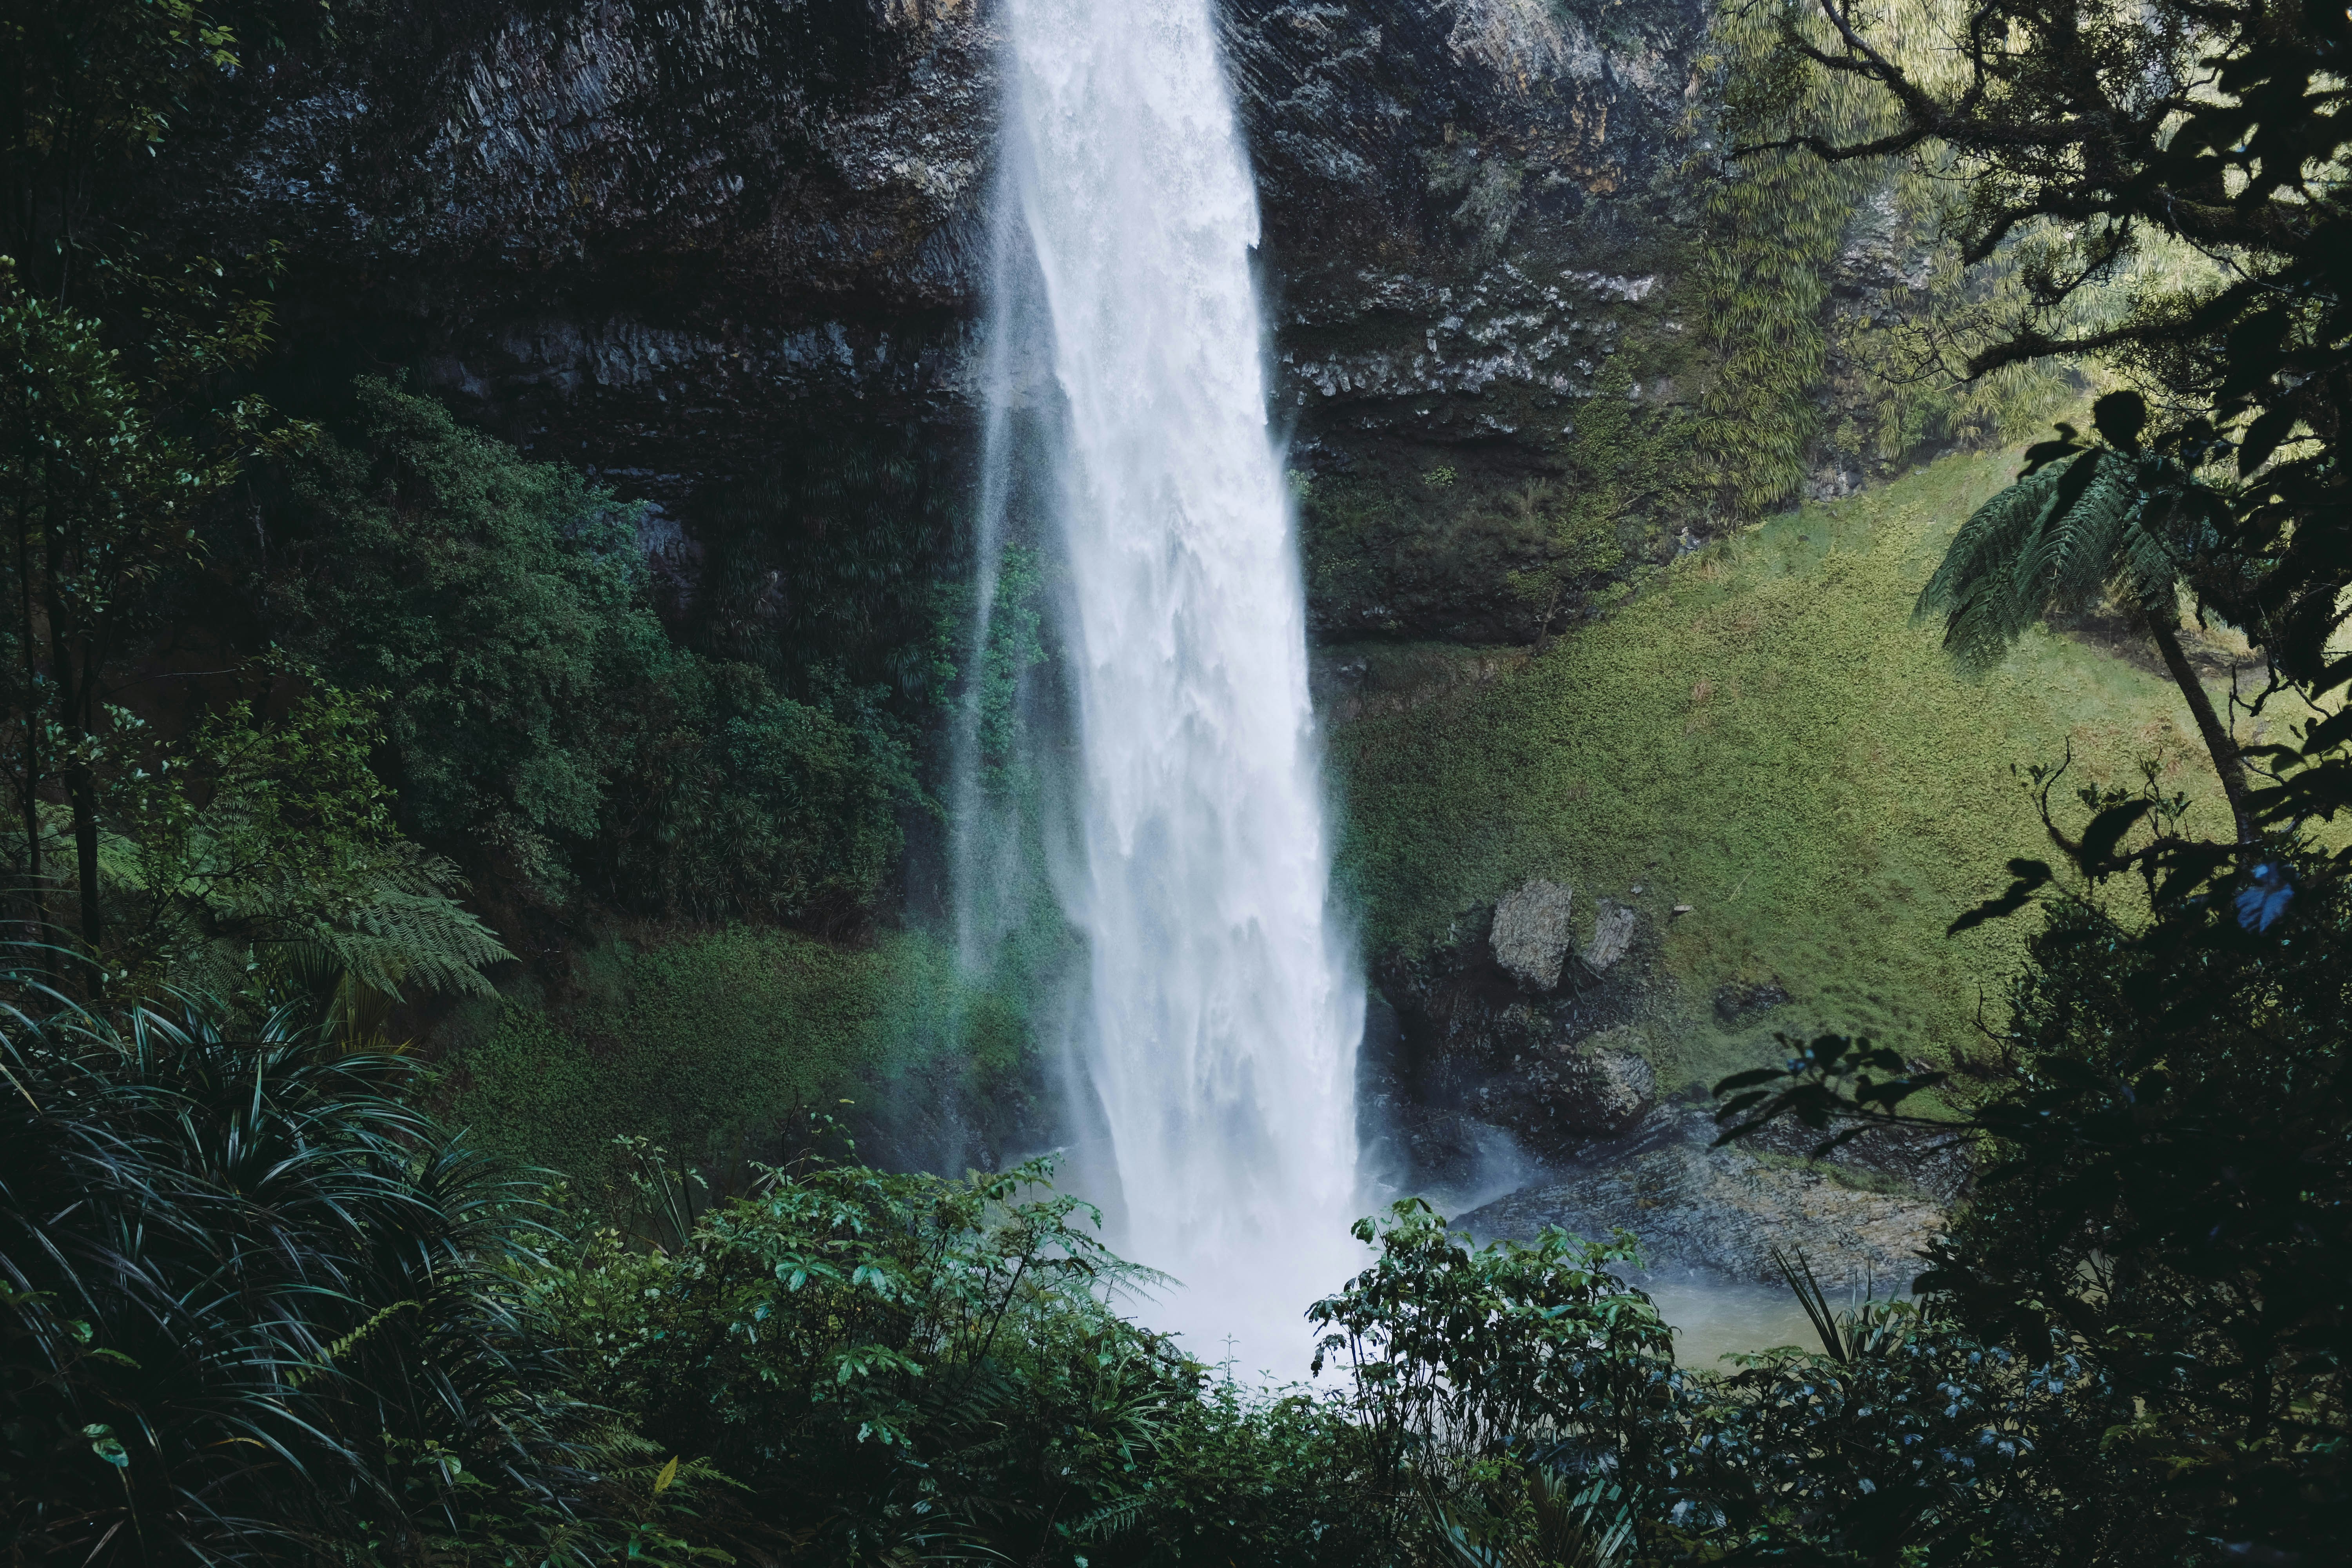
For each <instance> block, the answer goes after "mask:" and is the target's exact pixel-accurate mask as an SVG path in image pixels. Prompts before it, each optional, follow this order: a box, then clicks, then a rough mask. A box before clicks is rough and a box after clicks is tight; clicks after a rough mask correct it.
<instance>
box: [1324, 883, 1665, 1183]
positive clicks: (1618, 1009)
mask: <svg viewBox="0 0 2352 1568" xmlns="http://www.w3.org/2000/svg"><path fill="white" fill-rule="evenodd" d="M1574 905H1575V898H1574V894H1573V893H1572V891H1571V890H1570V889H1566V888H1562V887H1560V886H1559V885H1558V884H1555V883H1549V882H1544V881H1540V880H1538V881H1535V882H1530V883H1528V884H1527V885H1526V886H1524V887H1522V888H1520V889H1517V891H1515V892H1514V893H1512V894H1510V895H1509V896H1507V898H1505V899H1504V900H1502V901H1501V902H1500V903H1499V904H1498V905H1497V906H1496V907H1495V908H1493V909H1489V910H1474V911H1472V912H1471V913H1470V914H1469V915H1468V916H1466V917H1465V922H1464V925H1463V927H1462V929H1461V930H1460V931H1457V932H1456V935H1455V940H1454V942H1451V943H1448V944H1446V945H1444V946H1443V947H1441V948H1439V949H1436V950H1433V952H1429V953H1426V954H1424V955H1423V956H1421V957H1419V958H1415V959H1403V958H1391V960H1390V961H1389V962H1388V963H1384V964H1383V965H1381V969H1380V972H1379V973H1378V975H1377V978H1378V981H1379V983H1380V990H1381V999H1380V1002H1379V1005H1378V1006H1377V1008H1376V1016H1375V1020H1374V1021H1375V1024H1376V1026H1377V1027H1376V1028H1374V1029H1372V1030H1370V1031H1368V1036H1367V1047H1368V1049H1367V1052H1366V1058H1365V1062H1366V1070H1365V1097H1366V1102H1367V1117H1368V1119H1371V1118H1374V1117H1376V1116H1377V1115H1382V1114H1384V1115H1386V1116H1387V1117H1388V1118H1389V1120H1390V1121H1391V1123H1393V1124H1394V1126H1395V1127H1396V1128H1398V1129H1400V1130H1401V1131H1399V1132H1398V1134H1397V1139H1398V1147H1397V1148H1396V1149H1395V1150H1393V1151H1392V1152H1391V1162H1392V1163H1395V1164H1396V1165H1397V1166H1398V1167H1399V1180H1400V1181H1402V1183H1403V1184H1406V1185H1408V1186H1412V1185H1416V1184H1437V1185H1445V1186H1454V1187H1459V1186H1460V1185H1461V1184H1463V1183H1464V1182H1465V1179H1466V1178H1467V1176H1468V1175H1469V1174H1470V1173H1471V1167H1472V1166H1473V1165H1475V1163H1476V1161H1477V1160H1478V1159H1479V1158H1481V1157H1484V1156H1485V1155H1487V1154H1491V1152H1492V1150H1493V1147H1494V1141H1495V1139H1494V1135H1495V1134H1496V1133H1500V1134H1502V1135H1503V1136H1504V1138H1505V1139H1506V1140H1507V1142H1508V1145H1509V1146H1510V1147H1512V1148H1513V1149H1515V1150H1516V1151H1517V1153H1518V1154H1519V1155H1521V1156H1524V1157H1526V1158H1528V1159H1532V1160H1534V1161H1537V1162H1538V1163H1551V1162H1558V1161H1561V1160H1567V1159H1570V1158H1573V1157H1575V1156H1577V1155H1578V1154H1580V1153H1581V1152H1584V1151H1586V1150H1588V1149H1590V1148H1591V1147H1593V1146H1595V1145H1596V1144H1599V1143H1602V1142H1607V1141H1609V1140H1611V1139H1614V1138H1618V1137H1621V1136H1622V1135H1623V1134H1625V1133H1626V1132H1627V1131H1630V1130H1632V1129H1633V1128H1634V1127H1636V1126H1638V1125H1639V1124H1640V1123H1641V1122H1642V1121H1643V1119H1644V1118H1645V1117H1647V1116H1648V1115H1649V1114H1650V1113H1651V1112H1652V1111H1653V1110H1654V1108H1655V1107H1656V1104H1657V1100H1658V1080H1657V1073H1656V1070H1655V1068H1654V1066H1653V1065H1652V1062H1651V1059H1650V1058H1651V1052H1652V1046H1653V1042H1652V1041H1651V1039H1650V1037H1649V1034H1648V1032H1647V1029H1646V1027H1645V1020H1646V1018H1647V1017H1648V1016H1649V1014H1650V1012H1651V1011H1652V1008H1651V997H1650V994H1649V990H1648V987H1649V984H1650V981H1651V979H1652V977H1653V974H1654V951H1653V948H1654V942H1652V941H1650V940H1648V939H1645V937H1644V934H1643V931H1642V929H1641V927H1640V925H1639V923H1638V921H1637V920H1636V919H1634V918H1633V911H1632V910H1622V909H1621V908H1620V907H1619V906H1614V905H1611V904H1609V903H1608V902H1607V901H1606V900H1601V905H1602V907H1601V911H1600V913H1599V914H1598V915H1597V916H1596V917H1595V918H1593V919H1591V920H1584V921H1579V920H1576V919H1574V918H1573V917H1572V915H1571V913H1570V911H1571V910H1573V908H1574ZM1596 928H1597V929H1598V931H1600V932H1601V933H1602V934H1603V935H1604V936H1605V937H1606V938H1607V939H1608V940H1607V941H1606V942H1603V943H1601V944H1599V945H1600V947H1601V949H1605V950H1607V952H1605V953H1604V952H1599V951H1597V950H1596V943H1595V942H1594V941H1593V940H1592V936H1593V933H1594V930H1595V929H1596ZM1604 955H1605V956H1609V957H1610V958H1611V962H1610V963H1607V964H1602V965H1596V964H1595V963H1593V960H1594V958H1595V957H1596V956H1604Z"/></svg>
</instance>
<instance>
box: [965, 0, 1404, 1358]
mask: <svg viewBox="0 0 2352 1568" xmlns="http://www.w3.org/2000/svg"><path fill="white" fill-rule="evenodd" d="M1003 15H1004V17H1005V22H1006V26H1007V29H1008V37H1007V53H1006V59H1005V66H1006V73H1007V77H1006V86H1005V104H1004V108H1005V118H1004V153H1005V160H1006V162H1005V172H1004V184H1003V194H1002V196H1001V199H1002V200H1003V202H1004V203H1005V208H1004V211H1003V213H1002V214H1001V215H1000V216H1001V217H1002V219H1003V222H1004V223H1005V224H1006V227H1005V228H1004V229H1003V230H1002V231H1001V239H1002V243H1001V245H1000V260H999V268H998V270H999V273H1000V277H999V281H998V303H999V307H1000V309H999V311H998V321H997V322H996V330H997V331H998V332H999V334H1000V341H1003V338H1004V335H1006V334H1014V335H1018V334H1026V339H1025V341H1024V344H1023V349H1024V352H1025V353H1028V354H1029V355H1031V356H1032V357H1033V358H1034V359H1036V360H1039V361H1041V362H1042V363H1043V365H1044V367H1045V369H1046V371H1047V373H1048V374H1050V380H1051V383H1052V384H1053V386H1054V387H1055V389H1057V392H1058V399H1057V401H1058V403H1059V405H1060V406H1059V409H1058V411H1057V412H1056V413H1055V416H1054V417H1053V418H1052V419H1051V420H1050V421H1049V422H1047V432H1048V433H1047V434H1046V435H1045V437H1043V438H1042V439H1040V440H1039V441H1037V442H1035V443H1034V444H1033V445H1031V446H1028V447H1024V448H1023V452H1024V458H1022V459H1021V460H1024V461H1026V462H1029V463H1031V464H1033V465H1035V466H1036V468H1038V469H1040V470H1041V471H1037V472H1032V473H1030V474H1028V475H1026V476H1025V484H1026V487H1027V488H1028V489H1030V490H1031V491H1032V492H1033V493H1034V494H1036V495H1038V496H1040V497H1041V498H1042V500H1041V501H1040V506H1039V510H1042V511H1044V512H1045V513H1047V514H1049V515H1050V520H1051V521H1052V523H1053V525H1054V531H1055V532H1056V533H1057V534H1058V548H1059V552H1060V557H1061V560H1060V564H1061V566H1062V568H1063V569H1064V570H1066V574H1067V584H1066V592H1064V593H1063V594H1062V595H1061V596H1060V603H1061V605H1062V611H1061V617H1060V621H1061V624H1060V625H1059V627H1058V630H1059V632H1060V637H1061V641H1062V644H1063V647H1064V650H1065V657H1066V661H1067V668H1066V670H1065V672H1064V679H1065V681H1066V685H1067V689H1068V693H1069V699H1070V705H1071V707H1072V709H1073V710H1074V713H1073V717H1074V719H1075V722H1076V754H1075V756H1074V758H1073V759H1072V767H1073V769H1074V773H1075V777H1074V778H1073V780H1072V781H1071V783H1070V787H1069V795H1070V800H1069V803H1068V808H1067V809H1068V811H1069V812H1070V813H1071V814H1072V816H1073V818H1074V820H1073V821H1072V822H1071V823H1070V825H1069V826H1070V830H1071V831H1070V834H1069V838H1070V840H1071V842H1072V843H1073V844H1074V846H1075V854H1074V856H1073V859H1074V862H1075V863H1074V864H1073V865H1071V866H1069V867H1068V868H1065V869H1064V870H1063V872H1062V874H1060V875H1059V876H1058V877H1057V878H1056V879H1055V886H1056V890H1057V893H1058V896H1059V899H1060V901H1061V903H1062V906H1063V909H1064V912H1065V914H1066V916H1067V918H1068V920H1069V921H1070V922H1071V924H1072V925H1073V926H1074V927H1075V928H1076V930H1077V931H1079V932H1081V933H1082V934H1083V936H1084V939H1085V942H1086V948H1087V958H1086V969H1087V973H1086V985H1085V996H1084V1000H1083V1003H1082V1004H1081V1005H1079V1007H1078V1009H1077V1012H1076V1019H1075V1022H1074V1024H1073V1032H1074V1035H1075V1038H1074V1041H1073V1050H1074V1055H1075V1056H1076V1061H1077V1064H1078V1067H1079V1069H1080V1070H1079V1071H1078V1072H1077V1073H1076V1081H1077V1082H1078V1083H1079V1085H1080V1086H1081V1087H1080V1090H1079V1092H1081V1093H1082V1094H1084V1095H1087V1096H1089V1097H1091V1099H1092V1100H1093V1101H1094V1102H1095V1103H1094V1105H1093V1106H1092V1107H1090V1108H1089V1110H1097V1111H1098V1124H1099V1125H1100V1126H1102V1127H1103V1128H1104V1129H1105V1130H1106V1131H1107V1133H1108V1149H1109V1152H1110V1158H1109V1161H1108V1164H1110V1165H1111V1166H1113V1167H1115V1172H1106V1171H1103V1170H1101V1169H1100V1168H1099V1164H1100V1163H1097V1169H1096V1170H1095V1171H1094V1172H1093V1173H1091V1174H1090V1175H1089V1176H1087V1179H1091V1180H1092V1181H1094V1182H1096V1183H1097V1184H1112V1183H1113V1182H1114V1181H1115V1185H1116V1189H1117V1190H1116V1192H1104V1193H1101V1194H1098V1195H1100V1196H1102V1197H1104V1198H1105V1199H1107V1200H1108V1203H1107V1206H1110V1207H1112V1208H1113V1210H1114V1212H1115V1213H1117V1214H1118V1215H1121V1216H1122V1218H1121V1223H1120V1225H1119V1227H1118V1228H1119V1231H1120V1234H1119V1235H1118V1236H1116V1237H1114V1240H1115V1242H1116V1243H1117V1244H1118V1246H1119V1247H1120V1249H1121V1250H1122V1251H1124V1252H1125V1253H1126V1254H1127V1255H1128V1256H1129V1257H1131V1258H1136V1259H1137V1260H1138V1261H1140V1262H1143V1263H1146V1264H1149V1265H1151V1266H1152V1267H1154V1268H1160V1269H1162V1270H1165V1271H1166V1272H1168V1273H1170V1274H1171V1275H1174V1276H1175V1277H1177V1279H1180V1280H1181V1281H1182V1282H1183V1286H1184V1288H1183V1289H1180V1290H1176V1291H1173V1292H1171V1293H1169V1294H1168V1295H1167V1296H1166V1297H1165V1298H1164V1299H1163V1300H1162V1301H1161V1302H1160V1304H1159V1305H1157V1306H1147V1307H1145V1308H1143V1310H1142V1313H1143V1315H1144V1316H1145V1317H1146V1318H1147V1319H1148V1320H1151V1321H1156V1322H1157V1324H1158V1325H1159V1326H1161V1327H1166V1328H1173V1329H1177V1330H1180V1331H1182V1332H1183V1333H1184V1334H1185V1336H1186V1341H1187V1342H1188V1343H1189V1344H1190V1346H1191V1348H1192V1351H1193V1352H1194V1353H1196V1354H1199V1355H1202V1356H1203V1357H1204V1358H1205V1359H1209V1360H1212V1361H1215V1360H1221V1359H1223V1357H1224V1356H1225V1355H1226V1354H1227V1352H1228V1348H1229V1347H1228V1345H1227V1340H1228V1337H1229V1336H1230V1337H1231V1338H1232V1339H1233V1340H1234V1341H1236V1343H1234V1344H1233V1345H1232V1346H1231V1347H1230V1350H1231V1353H1232V1354H1233V1355H1234V1357H1236V1358H1237V1360H1238V1361H1239V1363H1240V1364H1241V1367H1242V1369H1243V1370H1244V1372H1248V1371H1255V1370H1257V1369H1259V1368H1267V1367H1270V1368H1272V1369H1273V1370H1274V1371H1276V1373H1280V1374H1282V1375H1286V1376H1293V1377H1295V1376H1299V1375H1303V1374H1304V1372H1305V1362H1306V1356H1307V1349H1306V1347H1307V1344H1308V1334H1307V1328H1306V1326H1305V1324H1304V1322H1303V1320H1302V1314H1303V1312H1304V1310H1305V1309H1306V1307H1307V1305H1308V1304H1309V1303H1310V1302H1311V1301H1313V1300H1316V1299H1317V1298H1318V1297H1319V1296H1322V1295H1324V1294H1327V1293H1329V1292H1331V1291H1333V1290H1336V1289H1338V1288H1339V1285H1340V1284H1341V1283H1342V1282H1343V1281H1344V1280H1345V1279H1346V1278H1347V1277H1348V1275H1349V1273H1350V1272H1351V1271H1352V1270H1353V1268H1356V1267H1358V1266H1359V1262H1358V1260H1359V1258H1360V1248H1358V1247H1356V1245H1355V1244H1354V1243H1353V1242H1352V1241H1351V1240H1350V1239H1349V1237H1348V1234H1347V1226H1348V1224H1349V1220H1350V1219H1351V1218H1352V1217H1353V1215H1355V1213H1356V1212H1357V1207H1356V1205H1357V1204H1358V1201H1359V1194H1358V1183H1357V1168H1356V1166H1357V1135H1356V1110H1355V1095H1354V1074H1355V1058H1356V1048H1357V1044H1358V1041H1359V1039H1360V1037H1361V1034H1362V1027H1363V1012H1364V998H1363V988H1362V983H1361V980H1360V976H1359V974H1358V973H1357V970H1356V966H1355V963H1354V959H1353V954H1352V950H1351V946H1350V944H1349V942H1348V941H1346V940H1345V937H1344V933H1343V932H1342V931H1339V929H1338V928H1337V927H1336V925H1335V922H1334V921H1333V918H1332V915H1331V911H1330V910H1329V907H1328V883H1329V874H1330V846H1329V841H1328V832H1327V828H1326V825H1325V822H1324V816H1323V810H1322V795H1321V786H1320V780H1319V776H1318V761H1317V745H1316V736H1315V726H1314V717H1313V713H1312V711H1311V710H1310V708H1309V706H1308V701H1307V647H1306V626H1305V611H1304V605H1303V603H1302V599H1301V590H1300V581H1299V569H1298V562H1297V546H1296V542H1295V541H1294V539H1293V537H1292V528H1291V516H1290V508H1289V505H1288V502H1287V498H1286V491H1285V488H1284V479H1283V472H1282V465H1281V462H1280V460H1279V458H1278V456H1277V454H1276V451H1275V449H1274V446H1273V443H1272V441H1271V439H1270V436H1269V432H1268V430H1267V426H1266V396H1265V380H1264V351H1263V341H1262V332H1261V325H1260V321H1259V316H1258V307H1257V300H1256V295H1255V287H1254V283H1253V279H1252V277H1251V272H1250V252H1251V249H1252V247H1254V246H1255V244H1256V242H1257V237H1258V212H1257V198H1256V193H1255V187H1254V185H1253V184H1252V182H1251V178H1250V171H1249V165H1248V160H1247V155H1246V153H1245V151H1244V147H1243V145H1242V141H1241V136H1240V132H1239V130H1238V127H1237V125H1236V123H1235V120H1234V107H1233V102H1232V99H1231V96H1230V94H1229V93H1228V90H1227V88H1226V83H1225V79H1224V74H1223V64H1222V62H1221V60H1220V58H1219V55H1218V48H1217V38H1216V29H1215V24H1214V20H1213V15H1212V0H1007V3H1006V5H1005V7H1004V12H1003ZM998 363H999V365H1000V367H1001V365H1002V363H1003V356H1002V355H1000V357H999V360H998ZM996 385H997V389H998V393H997V395H998V397H999V399H1000V401H1001V400H1002V399H1003V397H1004V396H1005V395H1007V394H1006V393H1005V391H1004V387H1005V383H1004V380H1003V375H1002V374H999V375H998V376H997V378H996ZM994 412H995V414H996V416H997V417H996V419H995V421H994V427H995V429H996V430H997V431H998V432H999V433H1000V434H999V437H996V438H992V447H993V448H994V449H995V451H996V454H997V460H998V461H999V462H1006V461H1011V460H1013V459H1011V458H1007V457H1006V456H1005V452H1006V450H1007V443H1006V442H1005V441H1004V440H1003V439H1002V438H1001V432H1002V429H1003V408H1002V407H1000V408H998V409H997V410H995V411H994ZM996 482H997V493H998V494H999V495H1000V496H1001V494H1002V493H1003V489H1004V484H1003V480H1002V479H1001V478H1000V479H998V480H997V481H996ZM991 583H992V579H987V578H984V580H983V612H982V613H983V615H985V614H986V609H985V604H986V599H987V595H988V593H989V592H990V591H991V588H990V584H991ZM977 863H978V862H977V861H975V860H974V859H972V858H970V857H967V858H966V860H965V864H966V865H967V867H970V866H972V865H975V864H977ZM1081 1120H1084V1121H1096V1120H1097V1118H1096V1117H1095V1116H1093V1115H1087V1116H1085V1117H1082V1118H1081Z"/></svg>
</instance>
